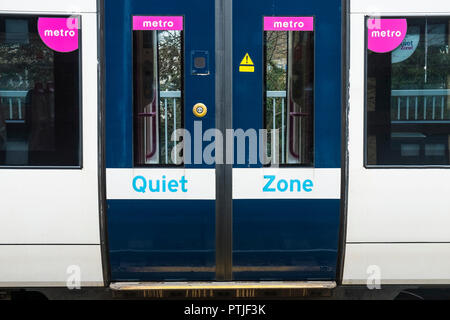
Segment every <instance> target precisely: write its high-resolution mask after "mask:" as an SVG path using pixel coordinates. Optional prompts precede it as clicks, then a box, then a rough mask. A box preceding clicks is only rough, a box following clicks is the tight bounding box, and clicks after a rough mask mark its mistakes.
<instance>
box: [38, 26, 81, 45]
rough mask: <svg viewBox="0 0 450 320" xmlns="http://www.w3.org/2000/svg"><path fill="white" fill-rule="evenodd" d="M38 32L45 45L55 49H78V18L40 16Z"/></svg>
mask: <svg viewBox="0 0 450 320" xmlns="http://www.w3.org/2000/svg"><path fill="white" fill-rule="evenodd" d="M38 32H39V36H40V37H41V39H42V41H43V42H44V43H45V45H46V46H47V47H49V48H50V49H52V50H54V51H58V52H72V51H75V50H77V49H78V19H77V18H39V20H38Z"/></svg>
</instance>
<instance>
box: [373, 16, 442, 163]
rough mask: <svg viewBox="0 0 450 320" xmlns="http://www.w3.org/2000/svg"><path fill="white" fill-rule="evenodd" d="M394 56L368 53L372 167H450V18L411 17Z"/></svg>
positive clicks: (393, 53) (391, 53) (389, 53)
mask: <svg viewBox="0 0 450 320" xmlns="http://www.w3.org/2000/svg"><path fill="white" fill-rule="evenodd" d="M407 22H408V32H407V35H406V37H405V39H404V41H403V42H402V44H401V45H400V46H399V47H398V48H397V49H395V50H394V51H392V52H388V53H383V54H380V53H374V52H371V51H370V50H367V54H368V57H367V61H368V62H367V63H368V65H367V84H366V85H367V94H366V99H367V100H366V101H367V106H366V108H367V129H366V130H367V133H366V134H367V164H368V165H448V164H450V99H449V97H450V87H449V85H450V54H449V41H450V36H449V27H450V21H449V19H448V18H408V19H407Z"/></svg>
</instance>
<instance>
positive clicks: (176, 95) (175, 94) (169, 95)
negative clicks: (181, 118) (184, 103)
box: [159, 91, 181, 164]
mask: <svg viewBox="0 0 450 320" xmlns="http://www.w3.org/2000/svg"><path fill="white" fill-rule="evenodd" d="M159 97H160V99H161V103H162V105H163V106H164V122H163V121H161V126H164V149H163V150H165V152H162V154H163V156H164V157H165V159H164V160H163V159H161V163H165V164H169V152H168V150H169V140H170V139H171V135H172V132H174V131H175V130H177V129H179V128H177V111H178V110H177V109H178V107H179V106H180V107H181V101H180V100H181V91H160V92H159ZM178 101H180V102H178ZM170 106H172V108H173V110H172V113H171V114H172V119H171V120H172V121H173V127H172V128H170V129H171V130H170V131H171V132H169V120H170V117H169V107H170Z"/></svg>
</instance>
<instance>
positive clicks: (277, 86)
mask: <svg viewBox="0 0 450 320" xmlns="http://www.w3.org/2000/svg"><path fill="white" fill-rule="evenodd" d="M266 50H267V53H266V63H267V66H266V68H267V69H266V72H267V75H266V76H267V79H266V81H267V83H266V86H267V91H285V90H286V65H287V32H279V31H267V32H266Z"/></svg>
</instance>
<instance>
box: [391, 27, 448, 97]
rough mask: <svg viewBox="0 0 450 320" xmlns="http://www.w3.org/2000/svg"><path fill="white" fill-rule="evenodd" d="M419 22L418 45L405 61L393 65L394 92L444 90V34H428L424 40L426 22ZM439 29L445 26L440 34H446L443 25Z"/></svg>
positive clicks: (445, 63) (445, 53) (445, 72)
mask: <svg viewBox="0 0 450 320" xmlns="http://www.w3.org/2000/svg"><path fill="white" fill-rule="evenodd" d="M422 21H423V22H422V23H421V25H420V30H421V35H420V42H419V45H418V47H417V49H416V51H415V52H414V54H413V55H412V56H411V57H410V58H408V59H407V60H405V61H403V62H400V63H395V64H393V65H392V89H393V90H408V89H447V86H448V85H447V77H448V74H449V68H450V55H449V47H448V42H447V41H446V40H447V39H446V36H447V35H446V34H445V33H444V34H442V33H430V32H429V33H428V34H427V36H426V37H425V22H424V20H423V19H422ZM441 25H442V24H441ZM434 26H438V25H434ZM442 26H443V27H444V28H442V31H444V32H445V30H446V29H447V28H446V26H445V25H442ZM430 30H431V27H430V28H429V31H430ZM436 30H439V29H436ZM442 31H441V32H442ZM426 41H427V42H428V46H426ZM425 66H426V69H425ZM425 73H426V77H425ZM425 78H426V82H425Z"/></svg>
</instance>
